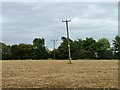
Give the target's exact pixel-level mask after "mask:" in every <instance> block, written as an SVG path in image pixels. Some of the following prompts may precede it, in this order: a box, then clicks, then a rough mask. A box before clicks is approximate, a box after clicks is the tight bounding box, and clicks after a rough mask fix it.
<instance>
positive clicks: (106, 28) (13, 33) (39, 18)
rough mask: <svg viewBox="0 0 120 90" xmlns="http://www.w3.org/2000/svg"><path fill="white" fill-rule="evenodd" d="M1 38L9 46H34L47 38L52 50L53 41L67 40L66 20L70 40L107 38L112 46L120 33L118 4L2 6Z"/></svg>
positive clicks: (8, 4) (29, 3)
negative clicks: (36, 39)
mask: <svg viewBox="0 0 120 90" xmlns="http://www.w3.org/2000/svg"><path fill="white" fill-rule="evenodd" d="M2 19H3V22H2V26H3V27H2V28H3V31H2V35H3V42H5V43H6V44H16V43H17V44H18V43H32V40H33V39H34V38H38V37H40V38H41V37H44V38H45V39H46V46H48V48H52V47H53V43H52V42H51V40H52V39H58V40H59V41H58V42H57V45H56V46H58V45H59V44H60V42H61V40H60V38H61V36H66V27H65V23H63V22H62V20H63V19H72V21H71V22H69V32H70V38H71V39H73V40H76V39H77V38H83V39H84V38H85V37H94V38H95V39H100V38H102V37H105V38H107V39H109V40H110V41H111V43H112V39H114V36H115V35H116V34H117V32H118V28H117V22H118V12H117V3H90V2H79V3H78V2H74V3H70V2H66V3H65V2H64V3H62V2H59V3H58V2H53V3H49V2H46V3H45V2H37V3H36V2H24V3H23V2H9V3H8V2H4V3H3V5H2Z"/></svg>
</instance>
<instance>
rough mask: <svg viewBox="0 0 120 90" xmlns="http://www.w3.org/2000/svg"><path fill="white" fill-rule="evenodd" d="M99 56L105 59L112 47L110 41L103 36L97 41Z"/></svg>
mask: <svg viewBox="0 0 120 90" xmlns="http://www.w3.org/2000/svg"><path fill="white" fill-rule="evenodd" d="M96 47H97V52H96V55H97V58H98V59H105V58H106V57H107V51H108V49H109V48H110V42H109V41H108V39H106V38H101V39H99V40H98V41H97V44H96Z"/></svg>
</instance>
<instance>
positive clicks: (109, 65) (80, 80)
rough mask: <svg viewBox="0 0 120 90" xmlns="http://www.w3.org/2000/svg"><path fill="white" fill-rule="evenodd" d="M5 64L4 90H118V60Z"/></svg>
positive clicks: (16, 62)
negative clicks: (79, 89) (67, 89)
mask: <svg viewBox="0 0 120 90" xmlns="http://www.w3.org/2000/svg"><path fill="white" fill-rule="evenodd" d="M67 62H68V61H67V60H56V61H55V60H12V61H7V60H6V61H2V87H3V88H117V87H118V61H117V60H73V61H72V63H73V64H67Z"/></svg>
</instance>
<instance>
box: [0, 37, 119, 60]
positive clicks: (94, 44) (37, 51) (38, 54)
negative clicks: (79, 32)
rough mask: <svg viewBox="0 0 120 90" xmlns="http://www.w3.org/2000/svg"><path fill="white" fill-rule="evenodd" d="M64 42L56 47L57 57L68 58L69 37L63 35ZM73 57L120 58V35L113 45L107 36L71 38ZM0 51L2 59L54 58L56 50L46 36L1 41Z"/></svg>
mask: <svg viewBox="0 0 120 90" xmlns="http://www.w3.org/2000/svg"><path fill="white" fill-rule="evenodd" d="M61 39H62V43H61V44H60V46H59V47H58V48H57V49H55V53H56V59H68V44H67V38H66V37H61ZM69 41H70V48H71V57H72V59H120V37H119V36H116V37H115V39H114V40H113V47H110V42H109V41H108V40H107V39H106V38H101V39H99V40H98V41H96V40H94V39H93V38H86V39H85V40H82V39H78V40H75V41H73V40H71V39H69ZM0 53H2V59H3V60H8V59H48V58H53V53H54V51H49V50H48V48H47V47H45V39H44V38H35V39H34V40H33V44H32V45H31V44H19V45H12V46H10V45H6V44H4V43H0Z"/></svg>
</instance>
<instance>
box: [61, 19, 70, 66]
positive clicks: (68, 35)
mask: <svg viewBox="0 0 120 90" xmlns="http://www.w3.org/2000/svg"><path fill="white" fill-rule="evenodd" d="M70 21H71V20H65V21H64V20H62V22H66V29H67V40H68V52H69V63H70V64H72V62H71V60H72V59H71V53H70V41H69V32H68V22H70Z"/></svg>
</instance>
